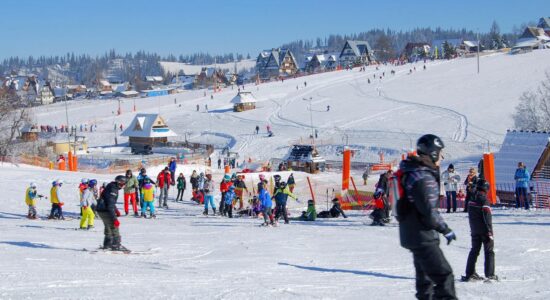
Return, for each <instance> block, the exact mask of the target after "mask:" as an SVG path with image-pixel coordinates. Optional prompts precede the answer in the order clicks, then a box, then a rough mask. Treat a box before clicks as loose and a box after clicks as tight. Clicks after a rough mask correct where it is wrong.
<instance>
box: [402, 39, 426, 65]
mask: <svg viewBox="0 0 550 300" xmlns="http://www.w3.org/2000/svg"><path fill="white" fill-rule="evenodd" d="M430 48H431V47H430V44H428V43H412V42H409V43H407V45H405V49H403V52H402V53H401V57H402V58H403V59H406V60H408V61H415V60H418V59H423V58H425V57H427V56H428V55H429V54H430Z"/></svg>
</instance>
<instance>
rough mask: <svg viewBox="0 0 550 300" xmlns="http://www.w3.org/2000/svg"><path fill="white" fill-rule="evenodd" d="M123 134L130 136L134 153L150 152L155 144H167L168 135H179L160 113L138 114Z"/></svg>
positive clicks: (129, 139)
mask: <svg viewBox="0 0 550 300" xmlns="http://www.w3.org/2000/svg"><path fill="white" fill-rule="evenodd" d="M121 135H122V136H127V137H128V141H129V144H130V147H131V148H132V153H134V154H150V153H152V150H153V147H154V146H155V145H157V144H166V143H168V137H172V136H177V135H176V134H175V133H174V132H173V131H172V130H171V129H170V128H169V127H168V125H166V122H165V121H164V119H163V118H162V117H161V116H159V115H158V114H137V115H136V116H135V117H134V120H132V123H130V125H129V126H128V127H126V130H124V132H122V134H121Z"/></svg>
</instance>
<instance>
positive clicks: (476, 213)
mask: <svg viewBox="0 0 550 300" xmlns="http://www.w3.org/2000/svg"><path fill="white" fill-rule="evenodd" d="M476 186H477V193H476V196H475V198H474V199H473V200H471V201H470V203H469V207H468V219H469V220H470V231H471V234H472V249H471V250H470V254H469V255H468V262H467V264H466V275H465V276H462V281H470V280H481V279H483V278H482V277H481V276H479V275H478V274H477V273H476V261H477V257H478V255H479V251H480V250H481V245H482V244H483V250H484V252H485V277H486V278H487V279H489V280H497V279H498V277H497V276H496V275H495V252H494V251H493V249H494V246H495V243H494V240H493V222H492V217H491V207H490V206H489V201H488V199H487V190H488V189H489V184H488V183H487V181H485V180H483V179H479V180H478V181H477V184H476Z"/></svg>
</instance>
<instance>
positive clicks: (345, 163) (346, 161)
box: [342, 147, 351, 191]
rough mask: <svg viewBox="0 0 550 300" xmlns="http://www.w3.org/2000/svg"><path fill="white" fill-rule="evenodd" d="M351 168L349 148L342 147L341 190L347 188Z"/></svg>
mask: <svg viewBox="0 0 550 300" xmlns="http://www.w3.org/2000/svg"><path fill="white" fill-rule="evenodd" d="M350 169H351V150H350V149H349V148H348V147H344V153H343V159H342V190H343V191H346V190H348V189H349V177H350Z"/></svg>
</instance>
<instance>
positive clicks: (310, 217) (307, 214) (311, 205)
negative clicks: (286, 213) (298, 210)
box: [293, 200, 317, 221]
mask: <svg viewBox="0 0 550 300" xmlns="http://www.w3.org/2000/svg"><path fill="white" fill-rule="evenodd" d="M315 219H317V210H316V209H315V202H313V200H307V210H306V211H302V215H301V216H299V217H298V218H293V220H297V221H315Z"/></svg>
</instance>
